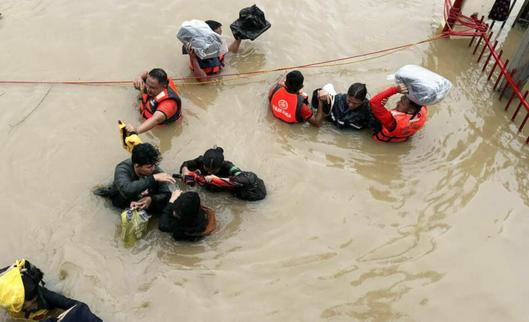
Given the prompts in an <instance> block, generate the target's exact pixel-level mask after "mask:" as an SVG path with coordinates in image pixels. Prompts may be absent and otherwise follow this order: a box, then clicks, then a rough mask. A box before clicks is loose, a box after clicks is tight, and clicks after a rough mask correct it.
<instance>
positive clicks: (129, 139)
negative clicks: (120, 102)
mask: <svg viewBox="0 0 529 322" xmlns="http://www.w3.org/2000/svg"><path fill="white" fill-rule="evenodd" d="M126 126H127V124H125V123H124V122H122V121H118V128H119V136H120V139H121V144H122V145H123V148H124V149H125V150H127V151H129V152H132V149H134V146H136V145H137V144H141V143H143V142H142V140H141V138H140V137H139V136H138V135H137V134H129V133H128V132H127V130H125V127H126Z"/></svg>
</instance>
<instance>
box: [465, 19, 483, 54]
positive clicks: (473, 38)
mask: <svg viewBox="0 0 529 322" xmlns="http://www.w3.org/2000/svg"><path fill="white" fill-rule="evenodd" d="M484 19H485V16H481V19H480V20H479V24H480V25H481V24H482V23H483V20H484ZM476 32H478V30H477V29H476ZM475 39H476V36H472V39H470V43H469V44H468V47H470V46H472V44H473V43H474V40H475Z"/></svg>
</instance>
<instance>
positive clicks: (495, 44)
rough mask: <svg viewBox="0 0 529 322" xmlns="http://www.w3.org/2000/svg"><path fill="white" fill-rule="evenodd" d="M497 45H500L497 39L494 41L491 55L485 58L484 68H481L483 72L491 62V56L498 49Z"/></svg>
mask: <svg viewBox="0 0 529 322" xmlns="http://www.w3.org/2000/svg"><path fill="white" fill-rule="evenodd" d="M496 46H498V41H497V40H495V41H494V46H492V50H491V52H490V53H489V56H488V57H487V60H485V65H483V69H482V70H481V72H482V73H483V72H484V71H485V68H487V65H488V64H489V61H490V57H491V56H492V52H493V51H495V50H496Z"/></svg>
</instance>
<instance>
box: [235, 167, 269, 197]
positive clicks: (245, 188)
mask: <svg viewBox="0 0 529 322" xmlns="http://www.w3.org/2000/svg"><path fill="white" fill-rule="evenodd" d="M232 181H233V182H234V183H235V184H237V185H238V186H239V187H238V188H236V189H235V190H234V191H233V194H234V195H235V197H237V198H239V199H242V200H248V201H257V200H262V199H264V198H265V197H266V186H265V184H264V181H263V180H261V179H260V178H259V177H258V176H257V175H256V174H255V173H253V172H249V171H242V172H241V173H240V174H238V175H236V176H234V177H233V178H232Z"/></svg>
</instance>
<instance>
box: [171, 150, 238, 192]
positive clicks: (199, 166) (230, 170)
mask: <svg viewBox="0 0 529 322" xmlns="http://www.w3.org/2000/svg"><path fill="white" fill-rule="evenodd" d="M183 167H186V168H187V169H188V170H189V171H196V170H199V171H200V173H201V174H202V175H203V176H206V175H208V174H209V173H207V172H206V169H205V168H204V161H203V156H202V155H201V156H199V157H198V158H196V159H193V160H188V161H185V162H184V163H182V165H181V166H180V173H182V168H183ZM239 173H241V170H240V169H239V168H238V167H237V166H236V165H234V164H233V163H231V162H230V161H224V162H223V163H222V166H221V168H220V170H219V172H217V173H215V175H216V176H217V177H220V178H229V177H231V176H235V175H237V174H239ZM205 187H206V189H208V190H209V191H212V192H219V191H224V189H222V188H220V187H217V186H215V185H211V184H206V185H205Z"/></svg>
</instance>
